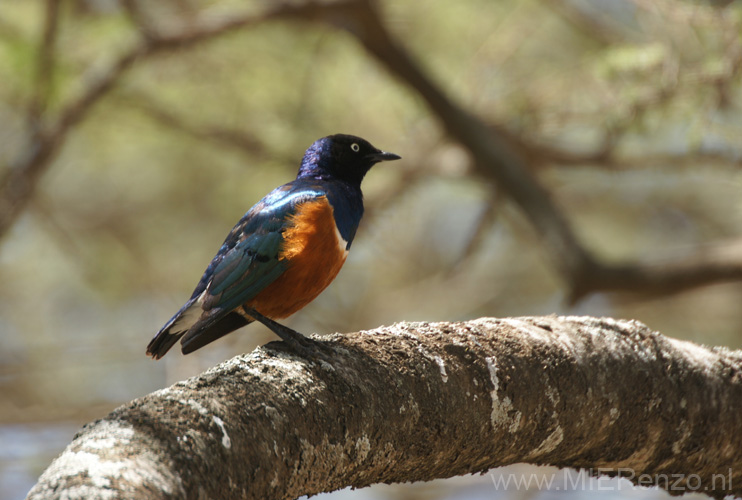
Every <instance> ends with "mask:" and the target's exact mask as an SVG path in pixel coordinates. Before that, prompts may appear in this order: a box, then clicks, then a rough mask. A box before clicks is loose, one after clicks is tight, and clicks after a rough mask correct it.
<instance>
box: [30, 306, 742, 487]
mask: <svg viewBox="0 0 742 500" xmlns="http://www.w3.org/2000/svg"><path fill="white" fill-rule="evenodd" d="M323 343H324V344H325V345H326V346H327V347H328V349H330V350H331V351H332V352H331V353H330V355H329V359H331V361H330V362H327V361H319V362H314V361H312V362H310V361H307V360H304V359H300V358H297V357H296V356H295V355H293V354H291V353H288V352H286V351H285V350H284V346H283V344H279V343H275V344H271V345H269V346H268V347H264V348H261V349H258V350H256V351H255V352H253V353H252V354H250V355H243V356H238V357H235V358H233V359H231V360H229V361H227V362H224V363H222V364H221V365H219V366H217V367H215V368H213V369H211V370H209V371H207V372H205V373H204V374H202V375H200V376H198V377H195V378H193V379H190V380H187V381H183V382H179V383H177V384H175V385H173V386H172V387H169V388H167V389H164V390H161V391H157V392H155V393H152V394H150V395H147V396H145V397H143V398H140V399H137V400H135V401H133V402H131V403H129V404H127V405H124V406H122V407H120V408H118V409H116V410H115V411H113V412H112V413H111V414H110V415H108V416H107V417H106V418H104V419H102V420H99V421H97V422H94V423H92V424H89V425H88V426H86V427H85V428H84V429H83V430H82V431H81V432H80V433H79V434H78V435H77V436H76V437H75V439H74V441H73V442H72V444H70V445H69V447H68V448H67V449H66V450H65V451H64V452H63V453H62V455H61V456H60V457H58V458H57V459H56V460H55V461H54V462H53V463H52V465H51V466H50V467H49V468H48V469H47V471H46V472H45V473H44V474H43V475H42V476H41V478H40V480H39V483H38V484H37V485H36V486H35V487H34V488H33V489H32V490H31V492H30V493H29V496H28V498H30V499H41V498H44V499H49V498H68V499H74V498H86V499H89V498H148V499H149V498H261V499H262V498H295V497H298V496H301V495H305V494H316V493H319V492H323V491H332V490H336V489H338V488H343V487H345V486H354V487H363V486H367V485H370V484H373V483H378V482H387V483H389V482H404V481H420V480H430V479H434V478H445V477H451V476H455V475H460V474H465V473H470V472H483V471H487V470H489V469H491V468H493V467H498V466H502V465H507V464H512V463H516V462H528V463H533V464H551V465H557V466H560V467H575V468H590V469H592V470H593V471H598V472H600V473H601V474H607V475H620V476H622V477H627V478H629V479H631V480H632V481H633V482H634V483H638V484H642V485H644V486H647V485H649V484H659V486H660V487H663V488H666V489H669V490H671V493H682V492H686V491H694V490H699V491H704V492H706V493H707V494H709V495H711V496H713V497H717V498H721V497H723V496H724V495H728V494H734V495H741V494H742V352H740V351H728V350H726V349H724V348H706V347H701V346H699V345H695V344H692V343H689V342H684V341H679V340H674V339H671V338H667V337H664V336H662V335H660V334H658V333H656V332H652V331H651V330H649V329H648V328H647V327H646V326H644V325H642V324H641V323H638V322H635V321H617V320H612V319H596V318H590V317H553V316H552V317H538V318H537V317H534V318H518V319H489V318H484V319H479V320H474V321H469V322H462V323H435V324H429V323H399V324H396V325H394V326H391V327H382V328H378V329H376V330H373V331H368V332H361V333H355V334H348V335H339V334H338V335H334V336H331V337H329V338H327V339H325V340H324V341H323ZM643 474H644V475H643ZM722 479H723V481H722ZM722 483H723V484H722Z"/></svg>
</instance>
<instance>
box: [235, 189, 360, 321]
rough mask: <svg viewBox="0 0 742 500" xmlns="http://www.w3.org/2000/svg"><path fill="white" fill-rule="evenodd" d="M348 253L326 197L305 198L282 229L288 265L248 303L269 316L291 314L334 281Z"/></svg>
mask: <svg viewBox="0 0 742 500" xmlns="http://www.w3.org/2000/svg"><path fill="white" fill-rule="evenodd" d="M346 256H347V251H346V250H345V242H344V241H343V240H342V237H341V236H340V234H339V232H338V230H337V229H336V225H335V217H334V215H333V208H332V205H330V203H329V202H328V201H327V198H325V197H321V198H318V199H317V200H312V201H309V202H305V203H303V204H301V205H299V206H298V207H297V210H296V213H294V215H293V216H292V217H291V223H290V225H289V227H287V228H286V229H285V230H284V233H283V244H282V247H281V251H280V253H279V259H281V260H285V261H287V263H288V268H287V269H286V271H285V272H284V273H283V274H282V275H281V276H279V277H278V279H276V281H274V282H273V283H271V284H270V285H268V286H267V287H266V288H265V289H264V290H263V291H262V292H260V293H259V294H258V295H257V296H256V297H255V298H254V299H253V300H251V301H250V302H249V303H248V304H246V305H247V306H248V307H252V308H253V309H255V310H256V311H258V312H260V313H261V314H263V315H264V316H268V317H269V318H278V319H280V318H285V317H287V316H290V315H291V314H293V313H295V312H296V311H298V310H300V309H301V308H303V307H304V306H306V305H307V304H309V303H310V302H311V301H312V300H314V299H315V298H316V297H317V295H319V294H320V293H321V292H322V290H324V289H325V288H327V286H328V285H329V284H330V283H332V280H334V279H335V276H337V274H338V272H339V271H340V268H341V267H343V264H344V263H345V257H346Z"/></svg>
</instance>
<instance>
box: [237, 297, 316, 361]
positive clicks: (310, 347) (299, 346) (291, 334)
mask: <svg viewBox="0 0 742 500" xmlns="http://www.w3.org/2000/svg"><path fill="white" fill-rule="evenodd" d="M244 310H245V313H246V314H248V315H249V316H251V317H252V318H255V320H257V321H259V322H261V323H262V324H264V325H265V326H267V327H268V328H269V329H270V330H271V331H272V332H273V333H275V334H276V335H278V336H279V337H281V340H283V341H284V342H286V343H287V344H288V345H289V346H291V348H292V349H293V350H294V351H296V352H297V353H299V354H301V355H302V356H304V357H316V356H317V355H320V356H321V357H325V356H324V353H322V352H320V351H319V346H318V345H317V343H316V342H314V341H313V340H312V339H310V338H308V337H305V336H304V335H302V334H301V333H299V332H297V331H296V330H293V329H291V328H289V327H288V326H284V325H282V324H280V323H278V322H276V321H273V320H272V319H270V318H268V317H266V316H263V315H262V314H260V313H259V312H258V311H256V310H255V309H252V308H249V307H244Z"/></svg>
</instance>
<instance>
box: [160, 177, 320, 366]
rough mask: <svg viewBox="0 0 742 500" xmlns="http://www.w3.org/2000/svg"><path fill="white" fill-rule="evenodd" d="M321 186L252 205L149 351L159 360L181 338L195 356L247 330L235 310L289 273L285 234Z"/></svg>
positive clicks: (300, 186) (291, 187)
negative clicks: (300, 208)
mask: <svg viewBox="0 0 742 500" xmlns="http://www.w3.org/2000/svg"><path fill="white" fill-rule="evenodd" d="M323 195H324V193H323V191H322V189H321V188H320V187H319V186H316V185H311V184H309V185H308V184H307V183H305V182H304V183H302V182H297V181H294V182H291V183H288V184H285V185H283V186H281V187H279V188H276V189H275V190H273V191H272V192H271V193H270V194H268V195H267V196H266V197H265V198H263V199H262V200H260V202H258V203H257V204H256V205H255V206H254V207H252V208H251V209H250V210H249V211H248V212H247V213H246V214H245V215H244V216H243V217H242V219H240V221H239V222H238V223H237V225H235V227H234V228H233V229H232V231H231V232H230V233H229V235H228V236H227V238H226V239H225V240H224V243H223V244H222V246H221V247H220V248H219V251H218V252H217V254H216V256H215V257H214V259H213V260H212V261H211V263H210V264H209V267H208V268H207V269H206V271H205V272H204V274H203V276H202V277H201V280H200V281H199V283H198V285H197V286H196V289H195V290H194V291H193V294H192V295H191V298H190V300H189V301H188V302H186V304H185V305H184V306H183V307H182V308H181V309H180V311H178V312H177V313H176V314H175V316H173V317H172V318H171V319H170V321H168V323H167V324H166V325H165V326H164V327H163V328H162V329H161V330H160V331H159V333H158V334H157V335H156V336H155V337H154V338H153V339H152V341H151V342H150V344H149V346H148V347H147V353H148V354H150V355H152V356H153V357H155V358H156V359H159V358H160V357H162V356H163V355H164V354H165V353H166V352H167V351H168V350H169V349H170V348H171V347H172V346H173V345H174V344H175V342H177V341H178V339H180V338H181V337H182V336H183V335H186V336H185V338H184V339H183V352H184V353H187V352H191V351H193V350H195V349H198V348H199V347H202V346H203V345H206V344H208V343H210V342H212V341H214V340H216V339H218V338H219V337H222V336H224V335H226V334H227V333H229V332H231V331H233V330H235V329H237V328H239V327H241V326H244V325H246V324H247V323H248V320H247V319H245V318H244V317H243V316H241V315H239V314H237V313H236V312H234V310H235V308H237V307H239V306H240V305H242V304H244V303H245V302H248V301H250V299H252V298H253V297H255V296H256V295H258V294H259V293H260V292H261V291H262V290H263V289H264V288H266V287H267V286H268V285H270V284H271V283H273V282H274V281H275V280H276V279H277V278H278V277H279V276H280V275H281V274H282V273H283V272H284V271H285V270H286V266H287V263H286V262H285V261H283V260H280V259H279V258H278V257H279V254H280V252H281V249H282V244H283V230H284V229H285V228H286V227H287V226H288V224H290V219H291V216H292V215H293V214H294V213H296V207H297V206H298V205H300V204H301V203H304V202H306V201H309V200H312V199H315V198H317V197H320V196H323Z"/></svg>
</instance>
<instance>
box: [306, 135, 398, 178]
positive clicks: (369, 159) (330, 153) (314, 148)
mask: <svg viewBox="0 0 742 500" xmlns="http://www.w3.org/2000/svg"><path fill="white" fill-rule="evenodd" d="M399 158H400V156H398V155H395V154H394V153H387V152H385V151H381V150H380V149H376V148H375V147H373V146H372V145H371V144H370V143H369V142H368V141H367V140H365V139H361V138H360V137H356V136H354V135H345V134H335V135H330V136H327V137H323V138H322V139H318V140H316V141H314V144H312V145H311V146H309V149H307V151H306V153H304V158H303V159H302V161H301V167H300V168H299V175H298V176H297V178H314V179H339V180H343V181H346V182H350V183H352V184H357V185H358V186H360V185H361V181H362V180H363V177H364V176H365V175H366V172H368V171H369V169H370V168H371V167H373V166H374V165H375V164H376V163H379V162H380V161H389V160H399Z"/></svg>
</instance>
